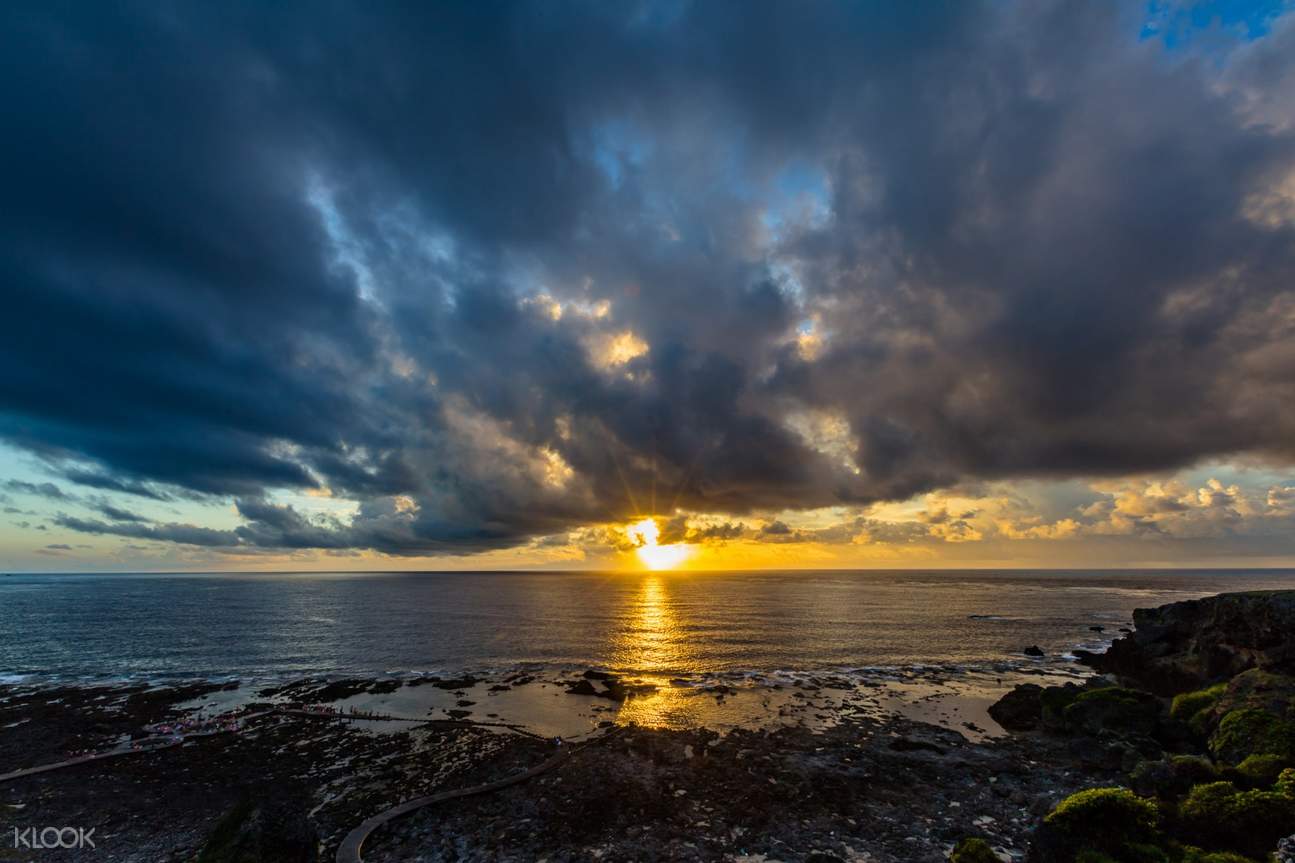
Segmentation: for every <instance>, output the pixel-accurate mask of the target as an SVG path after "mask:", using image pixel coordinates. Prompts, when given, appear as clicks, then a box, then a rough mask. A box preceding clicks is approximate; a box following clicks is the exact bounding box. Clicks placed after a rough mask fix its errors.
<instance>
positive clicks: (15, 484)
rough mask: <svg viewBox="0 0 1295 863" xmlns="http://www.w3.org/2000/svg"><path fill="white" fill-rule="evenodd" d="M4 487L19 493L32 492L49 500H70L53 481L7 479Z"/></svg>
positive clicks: (31, 493)
mask: <svg viewBox="0 0 1295 863" xmlns="http://www.w3.org/2000/svg"><path fill="white" fill-rule="evenodd" d="M4 488H6V489H7V490H9V491H12V492H16V493H18V494H30V495H36V496H37V497H43V498H48V499H49V500H69V499H70V498H69V496H68V495H66V494H64V493H63V490H62V489H61V488H59V487H58V486H56V485H54V483H52V482H39V483H38V482H25V481H23V480H19V479H10V480H5V483H4Z"/></svg>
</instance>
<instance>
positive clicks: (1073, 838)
mask: <svg viewBox="0 0 1295 863" xmlns="http://www.w3.org/2000/svg"><path fill="white" fill-rule="evenodd" d="M1159 820H1160V811H1159V809H1157V807H1156V804H1155V803H1153V802H1152V801H1150V800H1145V799H1143V798H1141V797H1139V796H1138V795H1136V794H1134V793H1133V792H1132V791H1129V790H1128V789H1127V788H1089V789H1088V790H1086V791H1080V792H1079V793H1077V794H1072V795H1070V796H1069V797H1067V798H1066V799H1065V800H1062V801H1061V802H1060V803H1058V804H1057V807H1056V808H1055V809H1053V810H1052V811H1051V812H1050V813H1048V816H1047V817H1046V818H1044V819H1043V825H1042V828H1043V829H1042V832H1041V835H1040V836H1039V838H1040V839H1041V840H1042V841H1041V842H1040V846H1041V847H1043V848H1046V851H1045V854H1044V857H1045V858H1046V859H1054V858H1055V859H1057V860H1074V859H1076V858H1077V855H1078V854H1079V853H1080V852H1084V851H1092V852H1098V853H1101V854H1106V855H1109V856H1113V857H1116V858H1117V859H1119V860H1124V859H1126V858H1128V859H1132V860H1139V859H1141V858H1138V857H1133V856H1131V855H1130V854H1129V853H1128V852H1129V851H1130V850H1131V846H1136V845H1154V844H1155V843H1156V841H1157V839H1158V833H1157V830H1156V825H1157V823H1158V822H1159Z"/></svg>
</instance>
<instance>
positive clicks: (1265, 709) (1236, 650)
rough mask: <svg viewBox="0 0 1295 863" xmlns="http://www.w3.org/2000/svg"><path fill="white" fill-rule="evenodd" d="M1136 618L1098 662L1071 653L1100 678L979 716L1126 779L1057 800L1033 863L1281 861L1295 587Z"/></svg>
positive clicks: (1294, 745) (1293, 735)
mask: <svg viewBox="0 0 1295 863" xmlns="http://www.w3.org/2000/svg"><path fill="white" fill-rule="evenodd" d="M1133 620H1134V624H1135V629H1134V631H1133V632H1131V633H1129V634H1128V635H1127V636H1125V637H1123V638H1121V639H1118V640H1117V641H1115V642H1114V644H1112V645H1111V648H1110V650H1108V651H1107V652H1106V653H1104V654H1084V655H1082V656H1081V657H1080V658H1081V660H1082V661H1083V662H1085V663H1086V664H1088V665H1090V666H1092V667H1093V668H1095V669H1097V670H1098V671H1100V672H1103V673H1104V675H1105V676H1104V677H1096V678H1093V679H1091V680H1089V681H1087V682H1086V683H1085V684H1083V685H1082V686H1080V685H1076V684H1073V683H1072V684H1067V685H1066V686H1051V687H1043V686H1038V685H1034V684H1024V685H1022V686H1018V687H1016V689H1015V690H1013V691H1012V692H1011V693H1008V695H1006V696H1005V697H1004V698H1003V699H1002V700H1001V701H999V702H998V703H997V704H995V705H994V706H993V707H992V708H990V715H991V716H993V717H994V718H995V719H996V720H998V722H999V723H1000V724H1002V725H1003V726H1004V727H1005V728H1008V729H1011V730H1013V731H1026V732H1035V733H1041V734H1043V735H1044V736H1052V737H1060V738H1063V739H1068V740H1070V741H1071V751H1072V754H1073V755H1074V756H1075V757H1076V758H1077V760H1078V761H1080V762H1082V761H1088V760H1091V761H1098V762H1100V761H1102V760H1103V759H1105V760H1106V762H1107V763H1108V764H1110V765H1111V766H1118V768H1119V770H1120V771H1121V772H1122V773H1124V779H1123V781H1121V782H1120V783H1119V784H1117V785H1110V786H1106V787H1097V788H1089V789H1087V790H1085V791H1081V792H1079V793H1078V794H1074V795H1071V796H1070V797H1068V798H1067V799H1065V800H1063V801H1061V802H1060V803H1059V804H1058V805H1057V806H1056V807H1055V808H1054V809H1053V810H1052V811H1051V812H1050V813H1049V814H1048V815H1047V816H1046V817H1045V818H1044V819H1043V821H1042V823H1040V824H1039V825H1038V828H1037V829H1036V831H1035V834H1034V837H1033V839H1032V841H1031V845H1030V856H1029V860H1030V863H1260V861H1262V863H1271V861H1278V863H1292V860H1295V856H1293V855H1292V852H1295V591H1263V592H1254V593H1231V594H1222V595H1219V596H1212V597H1208V598H1206V599H1199V600H1191V601H1188V602H1175V603H1172V604H1169V605H1163V606H1161V607H1159V608H1152V609H1139V610H1138V611H1136V612H1134V615H1133ZM973 838H974V837H973ZM970 842H971V839H969V840H968V844H967V846H966V848H967V849H970V848H971V847H972V846H971V844H970ZM968 853H970V851H968ZM955 858H956V859H958V860H959V861H961V860H962V859H966V860H976V861H980V860H982V859H983V860H984V861H986V863H988V860H989V858H988V857H984V855H981V856H980V857H972V856H966V857H956V855H955Z"/></svg>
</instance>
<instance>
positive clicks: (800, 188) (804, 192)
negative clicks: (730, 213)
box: [760, 159, 832, 240]
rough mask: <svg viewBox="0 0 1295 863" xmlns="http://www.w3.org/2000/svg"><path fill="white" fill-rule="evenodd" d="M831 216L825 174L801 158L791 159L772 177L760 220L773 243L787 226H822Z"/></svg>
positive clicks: (816, 166) (829, 185) (828, 182)
mask: <svg viewBox="0 0 1295 863" xmlns="http://www.w3.org/2000/svg"><path fill="white" fill-rule="evenodd" d="M831 214H832V192H831V184H830V181H829V180H828V176H827V172H826V171H824V170H823V169H822V168H821V167H820V166H818V165H815V164H813V163H811V162H808V161H806V160H804V159H793V160H791V161H790V162H788V163H787V164H786V165H785V166H784V167H783V169H782V170H781V171H779V172H778V173H777V174H776V175H775V176H774V178H773V182H772V183H771V184H770V191H769V196H768V199H767V202H766V206H765V208H764V210H763V211H762V212H761V214H760V221H761V223H762V224H763V225H764V227H765V229H766V230H768V231H769V233H770V234H771V235H772V236H773V237H774V239H775V240H776V239H779V238H781V237H782V235H783V234H784V232H785V230H786V228H787V227H788V226H805V227H810V228H817V227H822V226H823V225H824V224H825V223H826V222H827V220H828V219H829V218H830V217H831Z"/></svg>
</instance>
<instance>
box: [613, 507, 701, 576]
mask: <svg viewBox="0 0 1295 863" xmlns="http://www.w3.org/2000/svg"><path fill="white" fill-rule="evenodd" d="M625 536H626V537H628V538H629V541H630V542H631V543H633V545H634V553H635V554H637V555H638V559H639V560H640V561H641V562H642V563H643V565H644V566H646V567H647V568H648V569H678V568H679V567H680V566H682V565H683V564H684V562H685V561H687V560H688V558H690V557H692V555H693V548H692V546H690V545H687V544H686V543H682V542H679V543H671V544H670V545H661V544H660V539H661V528H660V527H658V526H657V523H656V519H652V518H645V519H643V520H642V521H637V522H635V523H634V524H631V525H630V526H629V527H627V528H625Z"/></svg>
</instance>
